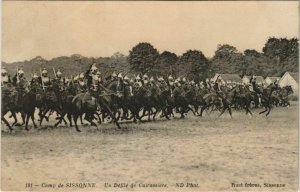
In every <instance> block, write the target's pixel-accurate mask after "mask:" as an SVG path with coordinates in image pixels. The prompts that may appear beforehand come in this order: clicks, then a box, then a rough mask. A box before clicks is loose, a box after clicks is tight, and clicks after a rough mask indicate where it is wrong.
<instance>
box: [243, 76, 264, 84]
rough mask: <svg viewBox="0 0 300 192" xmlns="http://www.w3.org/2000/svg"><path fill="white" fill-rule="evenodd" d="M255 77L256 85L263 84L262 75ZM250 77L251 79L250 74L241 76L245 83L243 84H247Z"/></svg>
mask: <svg viewBox="0 0 300 192" xmlns="http://www.w3.org/2000/svg"><path fill="white" fill-rule="evenodd" d="M255 78H256V83H257V84H258V85H263V84H264V78H263V76H255ZM250 79H251V76H247V75H244V77H243V78H242V82H243V83H245V84H248V83H250Z"/></svg>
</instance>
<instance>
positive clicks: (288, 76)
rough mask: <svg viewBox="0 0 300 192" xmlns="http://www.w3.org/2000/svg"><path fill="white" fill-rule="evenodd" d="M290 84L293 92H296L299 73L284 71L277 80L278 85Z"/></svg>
mask: <svg viewBox="0 0 300 192" xmlns="http://www.w3.org/2000/svg"><path fill="white" fill-rule="evenodd" d="M288 85H290V86H291V87H292V89H293V91H294V93H298V89H299V75H298V73H292V72H285V74H284V75H283V76H282V77H281V79H280V80H279V86H280V87H284V86H288Z"/></svg>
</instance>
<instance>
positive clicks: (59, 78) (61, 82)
mask: <svg viewBox="0 0 300 192" xmlns="http://www.w3.org/2000/svg"><path fill="white" fill-rule="evenodd" d="M53 72H54V75H55V79H53V81H52V82H53V85H54V86H55V87H57V89H58V91H64V90H65V87H66V86H65V78H64V77H63V74H62V72H61V71H60V70H59V69H58V70H57V72H55V70H54V69H53Z"/></svg>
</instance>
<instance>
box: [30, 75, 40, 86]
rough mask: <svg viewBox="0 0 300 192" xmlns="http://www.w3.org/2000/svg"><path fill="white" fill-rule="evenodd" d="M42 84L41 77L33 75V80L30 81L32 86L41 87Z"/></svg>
mask: <svg viewBox="0 0 300 192" xmlns="http://www.w3.org/2000/svg"><path fill="white" fill-rule="evenodd" d="M40 84H41V82H39V76H38V75H37V74H36V73H33V75H32V77H31V80H30V86H31V87H35V86H40Z"/></svg>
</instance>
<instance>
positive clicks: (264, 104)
mask: <svg viewBox="0 0 300 192" xmlns="http://www.w3.org/2000/svg"><path fill="white" fill-rule="evenodd" d="M263 106H264V108H265V110H264V111H261V112H259V114H262V113H265V112H266V111H267V110H268V107H267V104H266V103H263Z"/></svg>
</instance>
